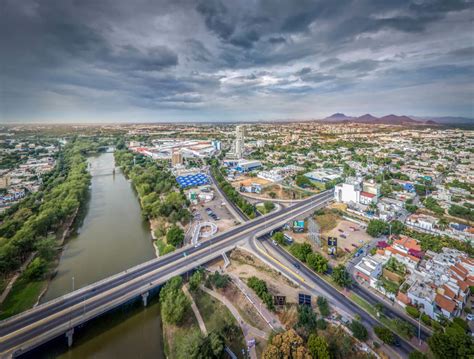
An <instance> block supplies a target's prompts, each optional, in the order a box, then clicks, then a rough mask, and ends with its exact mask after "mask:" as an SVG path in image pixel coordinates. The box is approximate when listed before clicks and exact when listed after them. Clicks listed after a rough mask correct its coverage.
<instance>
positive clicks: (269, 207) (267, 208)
mask: <svg viewBox="0 0 474 359" xmlns="http://www.w3.org/2000/svg"><path fill="white" fill-rule="evenodd" d="M257 209H258V211H259V212H260V213H262V214H267V213H270V212H271V211H273V210H274V209H275V204H274V203H273V202H270V201H265V202H263V204H259V205H257Z"/></svg>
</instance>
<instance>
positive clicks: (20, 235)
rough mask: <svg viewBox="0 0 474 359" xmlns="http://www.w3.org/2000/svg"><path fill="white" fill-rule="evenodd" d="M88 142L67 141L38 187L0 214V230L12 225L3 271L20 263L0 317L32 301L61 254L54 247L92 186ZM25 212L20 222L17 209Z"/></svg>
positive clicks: (2, 258) (1, 255)
mask: <svg viewBox="0 0 474 359" xmlns="http://www.w3.org/2000/svg"><path fill="white" fill-rule="evenodd" d="M87 143H88V142H86V143H85V144H84V143H83V142H81V141H76V142H72V143H70V144H69V145H68V146H67V147H66V148H65V150H64V152H62V153H60V155H59V157H60V158H59V160H58V161H57V164H56V167H55V169H54V171H53V172H51V173H49V174H48V175H45V176H44V178H43V187H42V188H41V190H40V191H39V192H37V193H34V194H31V195H30V196H29V197H28V198H27V199H25V200H24V201H23V202H21V203H20V204H19V206H18V208H17V209H16V211H14V212H13V213H11V214H10V215H9V216H6V218H4V221H3V223H2V230H3V228H9V226H14V227H16V230H15V231H14V232H13V234H12V236H11V237H10V238H7V239H6V240H7V243H4V245H3V246H2V247H1V248H0V251H1V252H0V261H1V263H2V264H3V265H4V268H2V271H5V269H10V270H15V268H16V267H17V266H18V263H21V266H20V272H19V274H18V275H17V276H16V279H15V280H13V282H11V287H10V288H11V290H9V292H8V294H6V295H5V296H4V301H3V302H2V303H1V306H0V310H1V313H0V319H4V318H7V317H10V316H12V315H15V314H18V313H20V312H22V311H24V310H26V309H29V308H31V307H33V306H34V305H36V304H37V303H38V301H39V298H40V296H41V295H42V293H44V292H45V290H46V288H47V285H48V283H49V281H50V280H51V279H52V277H53V274H54V268H55V267H56V266H57V263H58V261H59V256H60V250H58V249H59V248H60V247H61V246H62V244H63V242H64V240H65V238H67V236H68V235H69V233H70V229H71V227H72V225H73V223H74V221H75V219H76V217H77V213H78V211H79V209H80V208H81V207H82V206H84V204H85V199H86V198H87V193H88V188H89V185H90V174H89V173H88V172H87V166H86V153H87V150H86V148H87ZM38 203H41V204H40V205H39V204H38ZM25 212H29V214H28V216H27V217H26V221H22V222H21V223H20V222H18V220H17V219H16V218H17V217H18V216H19V213H25ZM58 247H59V248H58ZM28 261H29V263H28ZM26 263H28V264H26ZM22 267H23V268H22ZM22 269H23V270H22ZM14 278H15V277H14Z"/></svg>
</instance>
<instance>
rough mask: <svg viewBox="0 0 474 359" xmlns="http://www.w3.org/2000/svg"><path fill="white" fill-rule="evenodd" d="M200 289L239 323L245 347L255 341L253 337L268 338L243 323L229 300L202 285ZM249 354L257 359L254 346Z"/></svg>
mask: <svg viewBox="0 0 474 359" xmlns="http://www.w3.org/2000/svg"><path fill="white" fill-rule="evenodd" d="M200 288H201V290H203V291H204V292H206V293H207V294H209V295H210V296H212V297H214V298H216V299H217V300H218V301H220V302H221V303H222V304H224V305H225V306H226V307H227V309H229V310H230V312H231V313H232V315H233V316H234V318H235V319H236V320H237V322H238V323H239V325H240V328H241V329H242V333H243V334H244V338H245V342H246V343H247V345H248V343H249V342H250V341H252V340H254V339H255V338H254V337H256V336H257V337H260V338H262V339H264V340H266V339H267V338H268V334H267V333H265V332H264V331H262V330H260V329H257V328H255V327H252V326H251V325H250V324H248V323H247V322H245V321H244V320H243V319H242V318H241V317H240V314H239V311H238V310H237V308H236V307H234V305H233V304H232V303H231V302H229V300H228V299H227V298H226V297H224V296H223V295H221V294H219V293H217V292H214V291H212V290H210V289H208V288H206V287H204V286H203V285H201V287H200ZM249 354H250V358H251V359H257V351H256V350H255V345H252V347H251V348H250V349H249Z"/></svg>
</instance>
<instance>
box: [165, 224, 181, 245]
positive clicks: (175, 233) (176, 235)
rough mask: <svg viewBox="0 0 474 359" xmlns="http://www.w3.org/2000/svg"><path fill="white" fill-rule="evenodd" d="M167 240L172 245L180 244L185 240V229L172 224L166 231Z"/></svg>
mask: <svg viewBox="0 0 474 359" xmlns="http://www.w3.org/2000/svg"><path fill="white" fill-rule="evenodd" d="M166 241H167V242H168V244H171V245H172V246H175V247H178V246H180V245H181V243H183V241H184V231H183V230H182V229H181V228H180V227H178V226H176V225H173V226H171V227H170V229H168V232H167V233H166Z"/></svg>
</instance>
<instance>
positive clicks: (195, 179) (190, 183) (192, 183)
mask: <svg viewBox="0 0 474 359" xmlns="http://www.w3.org/2000/svg"><path fill="white" fill-rule="evenodd" d="M176 182H178V186H179V187H180V188H189V187H197V186H202V185H206V184H209V178H208V177H207V176H206V175H205V174H204V173H197V174H193V175H187V176H178V177H176Z"/></svg>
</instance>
